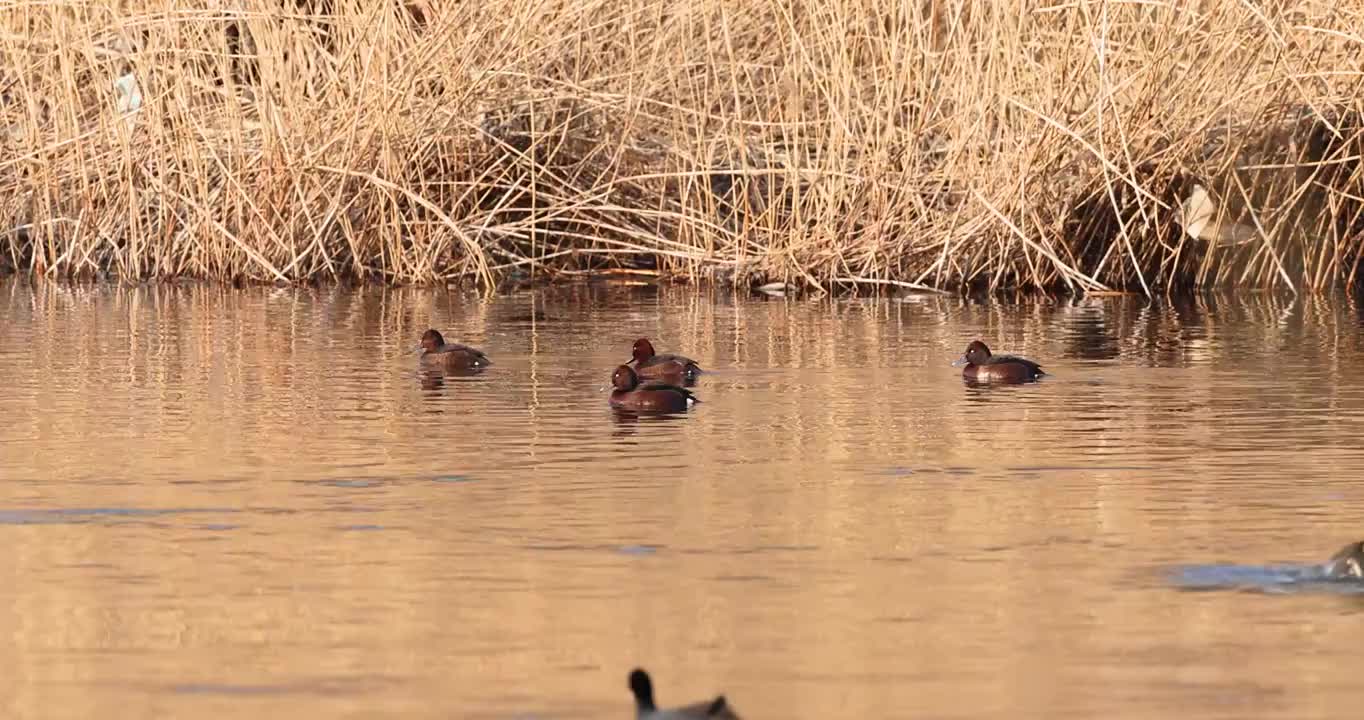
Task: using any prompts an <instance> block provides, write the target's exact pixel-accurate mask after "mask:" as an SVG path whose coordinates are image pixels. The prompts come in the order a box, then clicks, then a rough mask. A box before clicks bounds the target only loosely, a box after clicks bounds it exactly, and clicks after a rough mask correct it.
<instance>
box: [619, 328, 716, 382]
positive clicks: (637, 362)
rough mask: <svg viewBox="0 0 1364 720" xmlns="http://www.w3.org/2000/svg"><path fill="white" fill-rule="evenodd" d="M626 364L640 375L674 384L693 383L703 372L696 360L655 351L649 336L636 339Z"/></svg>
mask: <svg viewBox="0 0 1364 720" xmlns="http://www.w3.org/2000/svg"><path fill="white" fill-rule="evenodd" d="M626 365H629V366H630V367H631V368H632V369H633V370H634V371H635V372H636V373H637V374H638V375H639V376H640V377H646V378H659V379H661V380H666V381H667V382H670V383H673V384H674V385H678V384H686V385H692V384H694V383H695V382H696V378H697V376H699V375H700V374H701V367H700V366H699V365H697V364H696V361H695V360H692V359H691V358H687V357H683V356H681V355H674V354H672V353H664V354H662V355H660V354H658V353H655V352H654V345H653V343H651V342H649V340H648V339H647V338H640V339H638V340H636V341H635V345H634V347H633V348H631V351H630V361H629V362H628V363H626Z"/></svg>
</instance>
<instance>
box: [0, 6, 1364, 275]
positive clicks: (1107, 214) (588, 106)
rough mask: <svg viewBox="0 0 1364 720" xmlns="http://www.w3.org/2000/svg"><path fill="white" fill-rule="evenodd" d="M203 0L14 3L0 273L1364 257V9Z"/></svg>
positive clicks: (882, 270) (1223, 268) (462, 271)
mask: <svg viewBox="0 0 1364 720" xmlns="http://www.w3.org/2000/svg"><path fill="white" fill-rule="evenodd" d="M207 5H209V7H207V8H198V9H187V8H183V7H180V6H179V5H177V4H174V3H170V2H166V1H165V0H160V1H157V0H152V1H150V2H148V1H146V0H125V1H124V2H120V3H107V2H63V1H60V0H56V1H45V2H37V1H36V0H3V5H0V55H2V56H3V61H0V92H2V93H3V103H2V104H0V153H2V154H0V233H3V234H0V256H3V258H4V260H3V261H0V262H3V263H5V264H8V265H11V266H13V267H15V268H19V269H23V270H28V271H32V272H35V273H40V274H44V275H54V276H66V275H83V274H104V273H109V274H113V275H116V276H119V277H122V278H128V279H137V278H148V277H153V278H156V277H177V276H198V277H207V278H218V279H242V280H266V281H269V280H276V281H278V280H289V281H292V280H300V279H341V278H364V279H375V280H382V281H385V282H394V283H419V282H431V281H443V282H448V281H456V280H472V281H476V282H479V283H482V284H483V285H485V286H492V285H494V284H496V283H498V282H500V281H504V280H508V279H520V278H526V277H530V278H542V277H546V278H553V277H563V276H575V275H581V274H585V273H590V272H599V271H603V270H609V269H620V270H625V271H632V272H637V273H646V274H648V273H657V274H659V275H662V276H667V277H672V278H681V279H686V280H691V281H698V282H699V281H710V280H718V281H722V282H731V281H732V282H736V283H743V284H750V283H766V282H786V283H790V284H792V285H796V286H804V287H808V288H818V289H820V290H826V291H834V290H839V289H847V288H850V287H858V286H863V287H868V286H876V285H899V286H910V287H925V288H939V289H947V288H954V287H961V286H971V287H979V286H985V287H989V288H1004V287H1013V288H1045V289H1056V290H1065V289H1069V290H1090V291H1093V290H1103V289H1119V288H1122V289H1131V290H1137V291H1148V292H1152V293H1154V292H1160V291H1161V290H1162V289H1169V288H1179V287H1186V286H1190V285H1214V284H1217V285H1244V286H1269V285H1277V286H1292V287H1293V288H1295V289H1310V288H1323V287H1329V286H1337V285H1341V284H1346V283H1353V282H1355V281H1356V278H1357V276H1358V273H1357V271H1358V265H1359V260H1360V257H1361V249H1362V248H1364V214H1362V213H1361V208H1362V207H1364V170H1361V161H1360V156H1361V149H1362V148H1364V139H1362V138H1364V92H1362V89H1364V87H1362V85H1361V78H1364V69H1361V63H1362V62H1364V1H1361V0H1344V1H1341V2H1327V1H1324V0H1323V1H1315V2H1301V3H1288V2H1268V3H1265V2H1249V1H1248V0H1208V1H1204V2H1184V1H1173V0H1172V1H1169V2H1157V1H1156V0H1141V1H1139V0H1130V1H1128V2H1100V1H1098V0H1092V1H1091V0H1077V1H1074V2H1066V1H1058V2H1020V0H998V1H995V2H991V1H985V0H981V1H977V2H930V1H927V0H896V1H887V0H834V1H833V2H825V3H815V2H802V1H799V0H765V1H762V2H757V1H752V0H697V1H696V2H690V3H682V2H661V1H659V0H542V1H540V2H514V1H511V0H484V1H482V2H472V1H456V0H446V1H443V2H442V1H441V0H269V1H256V0H227V1H225V2H215V3H212V4H207ZM1200 192H1201V193H1203V195H1200ZM1205 197H1206V199H1204V198H1205ZM1181 206H1182V208H1183V209H1182V210H1181ZM1214 210H1215V212H1213V211H1214ZM1219 220H1220V224H1219ZM1181 223H1182V224H1181Z"/></svg>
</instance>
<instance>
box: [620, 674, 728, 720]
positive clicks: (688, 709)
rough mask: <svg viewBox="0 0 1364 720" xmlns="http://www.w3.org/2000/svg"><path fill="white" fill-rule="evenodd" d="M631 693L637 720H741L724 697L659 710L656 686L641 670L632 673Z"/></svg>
mask: <svg viewBox="0 0 1364 720" xmlns="http://www.w3.org/2000/svg"><path fill="white" fill-rule="evenodd" d="M630 692H632V693H634V695H635V718H636V720H739V716H738V715H737V714H736V713H735V712H734V709H733V708H731V707H730V706H729V702H728V701H726V700H725V696H724V695H716V696H715V698H714V699H712V700H702V701H701V702H697V703H692V704H690V705H682V706H680V707H675V708H668V709H659V707H658V706H657V705H656V704H655V703H654V686H653V683H652V682H651V681H650V680H649V674H648V673H646V672H644V670H643V669H641V668H635V669H634V670H633V671H632V672H631V673H630Z"/></svg>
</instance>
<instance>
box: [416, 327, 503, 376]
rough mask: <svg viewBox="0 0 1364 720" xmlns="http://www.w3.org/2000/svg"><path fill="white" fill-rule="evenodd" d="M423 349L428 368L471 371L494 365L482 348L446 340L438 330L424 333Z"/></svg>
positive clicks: (424, 360)
mask: <svg viewBox="0 0 1364 720" xmlns="http://www.w3.org/2000/svg"><path fill="white" fill-rule="evenodd" d="M421 349H422V354H421V362H422V365H423V366H425V367H428V368H439V369H442V370H450V371H454V372H469V371H479V370H483V369H484V368H486V367H488V366H489V365H492V361H491V360H489V359H488V356H487V355H485V354H483V351H482V350H479V349H477V348H472V347H469V346H468V345H460V344H459V343H448V342H445V338H443V337H441V334H440V333H439V332H437V331H436V330H427V331H426V332H424V333H422V339H421Z"/></svg>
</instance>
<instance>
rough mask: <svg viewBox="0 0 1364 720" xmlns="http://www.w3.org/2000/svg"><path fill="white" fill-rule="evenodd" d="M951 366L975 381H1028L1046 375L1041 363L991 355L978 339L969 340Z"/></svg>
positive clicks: (1008, 356) (1014, 357) (964, 376)
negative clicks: (960, 369) (963, 350)
mask: <svg viewBox="0 0 1364 720" xmlns="http://www.w3.org/2000/svg"><path fill="white" fill-rule="evenodd" d="M962 366H965V367H962ZM952 367H961V368H962V371H961V376H962V377H963V378H964V379H966V380H973V381H976V382H1028V381H1030V380H1036V379H1037V378H1039V377H1042V376H1043V375H1046V373H1045V372H1042V366H1041V365H1038V364H1037V363H1035V362H1033V361H1031V360H1028V359H1026V358H1021V357H1016V356H1014V355H992V354H991V353H990V348H988V347H986V345H985V343H983V342H981V341H979V340H973V341H971V344H970V345H967V346H966V352H965V353H963V354H962V356H961V357H960V358H958V359H957V360H955V361H953V363H952Z"/></svg>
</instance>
